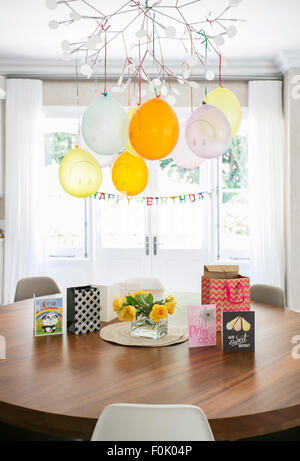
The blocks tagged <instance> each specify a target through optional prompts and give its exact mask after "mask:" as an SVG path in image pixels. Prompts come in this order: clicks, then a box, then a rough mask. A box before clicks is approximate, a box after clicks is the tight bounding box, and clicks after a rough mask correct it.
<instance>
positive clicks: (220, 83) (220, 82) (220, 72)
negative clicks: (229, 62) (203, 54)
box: [219, 53, 223, 88]
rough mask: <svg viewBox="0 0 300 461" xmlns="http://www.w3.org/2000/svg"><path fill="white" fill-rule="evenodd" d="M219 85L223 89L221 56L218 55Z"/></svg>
mask: <svg viewBox="0 0 300 461" xmlns="http://www.w3.org/2000/svg"><path fill="white" fill-rule="evenodd" d="M219 85H220V87H221V88H223V85H222V55H221V53H219Z"/></svg>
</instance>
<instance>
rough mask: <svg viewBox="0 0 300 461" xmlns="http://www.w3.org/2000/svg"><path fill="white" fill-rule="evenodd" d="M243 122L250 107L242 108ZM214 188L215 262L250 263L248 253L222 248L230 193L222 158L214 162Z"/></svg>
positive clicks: (212, 212) (212, 213)
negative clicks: (224, 214)
mask: <svg viewBox="0 0 300 461" xmlns="http://www.w3.org/2000/svg"><path fill="white" fill-rule="evenodd" d="M242 112H243V120H246V121H247V120H248V107H242ZM212 188H213V189H214V190H215V191H216V193H215V194H213V196H214V198H213V200H212V211H211V217H212V228H213V230H214V231H213V242H214V245H213V246H214V248H213V253H214V255H215V261H216V262H218V263H221V262H222V263H230V264H233V263H237V264H238V263H248V262H249V261H250V255H249V254H248V253H247V252H246V251H241V250H234V249H230V250H226V251H224V250H223V251H222V248H221V233H222V229H221V226H222V224H221V222H222V215H221V208H222V194H223V192H224V191H227V192H230V190H229V189H223V188H222V156H220V157H218V158H217V159H216V160H215V161H213V162H212ZM244 190H245V189H235V190H234V192H237V191H241V192H243V191H244Z"/></svg>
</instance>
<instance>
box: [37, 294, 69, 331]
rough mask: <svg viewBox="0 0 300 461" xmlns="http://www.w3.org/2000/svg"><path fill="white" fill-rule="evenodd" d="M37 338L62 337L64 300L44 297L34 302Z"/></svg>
mask: <svg viewBox="0 0 300 461" xmlns="http://www.w3.org/2000/svg"><path fill="white" fill-rule="evenodd" d="M34 331H35V336H47V335H60V334H62V332H63V298H62V297H54V296H51V297H43V298H36V299H35V300H34Z"/></svg>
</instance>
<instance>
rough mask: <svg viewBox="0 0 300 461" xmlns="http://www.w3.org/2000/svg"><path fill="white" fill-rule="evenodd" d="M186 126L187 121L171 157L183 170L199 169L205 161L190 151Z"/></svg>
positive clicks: (183, 125) (182, 127)
mask: <svg viewBox="0 0 300 461" xmlns="http://www.w3.org/2000/svg"><path fill="white" fill-rule="evenodd" d="M185 125H186V121H185V122H183V123H182V124H181V125H180V131H179V138H178V141H177V144H176V146H175V148H174V150H173V152H171V155H170V156H171V157H172V158H173V160H174V162H175V163H176V164H177V165H178V166H181V167H182V168H198V166H200V165H201V164H202V163H203V162H204V159H203V158H200V157H197V155H195V154H193V152H192V151H191V150H190V149H189V147H188V145H187V143H186V139H185Z"/></svg>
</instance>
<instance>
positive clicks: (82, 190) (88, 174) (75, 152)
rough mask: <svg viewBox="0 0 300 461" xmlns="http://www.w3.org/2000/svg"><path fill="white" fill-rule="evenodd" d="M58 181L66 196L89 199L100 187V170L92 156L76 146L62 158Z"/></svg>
mask: <svg viewBox="0 0 300 461" xmlns="http://www.w3.org/2000/svg"><path fill="white" fill-rule="evenodd" d="M59 180H60V183H61V185H62V187H63V188H64V189H65V191H66V192H68V194H70V195H73V196H74V197H89V196H90V195H92V194H95V193H96V192H97V191H98V189H99V187H100V184H101V182H102V170H101V168H100V166H99V164H98V162H97V160H96V159H95V157H93V156H92V154H90V153H89V152H87V151H86V150H84V149H79V147H78V146H76V147H75V149H72V150H70V152H68V153H67V154H66V155H65V157H64V158H63V160H62V162H61V164H60V168H59Z"/></svg>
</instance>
